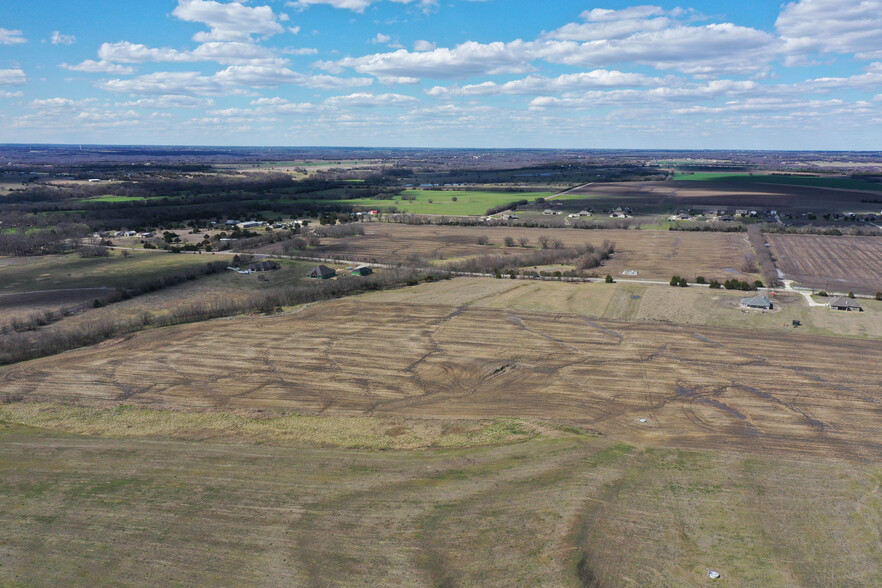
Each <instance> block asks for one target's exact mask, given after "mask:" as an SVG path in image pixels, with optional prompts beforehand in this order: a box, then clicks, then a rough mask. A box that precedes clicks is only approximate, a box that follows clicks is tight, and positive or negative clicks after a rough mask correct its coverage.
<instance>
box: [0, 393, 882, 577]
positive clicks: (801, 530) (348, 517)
mask: <svg viewBox="0 0 882 588" xmlns="http://www.w3.org/2000/svg"><path fill="white" fill-rule="evenodd" d="M13 409H14V407H13ZM0 410H3V411H4V412H2V413H0V414H2V418H3V420H4V421H5V424H4V423H3V422H0V443H2V445H3V447H4V451H3V453H2V455H0V496H3V497H14V499H12V500H4V508H3V509H0V583H3V584H7V585H13V586H15V585H84V584H90V583H93V582H92V581H93V580H94V579H95V578H98V577H100V578H101V582H102V583H105V584H108V585H113V584H125V585H129V586H156V585H216V584H224V585H249V586H278V585H287V586H295V585H297V586H308V585H393V584H395V585H487V586H511V585H555V586H574V587H575V586H585V585H591V583H592V582H596V583H597V584H599V585H626V584H629V583H637V584H639V585H656V586H662V585H669V586H673V585H676V586H684V585H701V584H703V583H704V582H706V569H707V568H708V567H710V568H712V569H717V570H720V571H721V572H722V574H723V576H722V578H721V579H720V582H722V584H721V585H725V586H737V585H763V586H773V587H774V586H794V585H807V586H814V585H837V584H840V585H841V584H848V585H867V586H869V585H878V584H879V582H880V581H882V566H880V562H882V549H880V545H879V542H878V526H879V524H880V517H879V497H878V488H879V483H880V475H882V473H880V471H879V469H878V466H873V465H858V464H847V463H837V462H827V463H819V462H804V461H794V460H785V459H779V458H771V457H765V456H758V455H754V456H750V455H739V454H734V453H715V452H707V451H705V452H688V451H677V450H658V449H650V448H646V449H641V448H639V447H635V446H631V445H627V444H623V443H616V442H614V441H611V440H608V439H604V438H599V437H592V436H588V435H584V434H578V433H577V432H573V433H571V434H566V435H563V434H557V435H555V436H551V437H545V436H543V437H540V438H536V439H533V440H530V441H526V442H520V443H514V444H504V445H499V446H491V447H464V448H460V449H443V450H429V451H401V450H392V451H383V452H379V451H373V452H366V451H359V450H348V449H340V448H335V447H333V446H331V447H309V446H294V447H290V446H272V445H256V446H255V445H250V444H246V445H243V444H241V443H219V442H214V441H203V442H187V441H176V440H168V439H155V440H150V439H146V440H145V439H126V438H119V437H113V436H111V437H84V436H79V435H75V434H70V433H63V432H53V431H50V430H45V429H36V428H31V427H27V426H22V425H18V424H12V423H13V422H14V421H12V420H9V419H15V418H17V417H16V415H15V413H14V410H13V412H9V411H6V409H4V408H3V407H0ZM133 412H135V411H132V410H127V411H126V414H128V415H130V414H131V413H133ZM103 416H104V417H105V418H108V419H109V420H111V421H113V420H114V417H113V416H112V415H107V414H104V415H103ZM525 426H527V425H526V424H525ZM343 433H344V434H345V429H343ZM793 488H799V489H800V491H799V492H793V491H792V490H793ZM831 505H833V506H832V508H831Z"/></svg>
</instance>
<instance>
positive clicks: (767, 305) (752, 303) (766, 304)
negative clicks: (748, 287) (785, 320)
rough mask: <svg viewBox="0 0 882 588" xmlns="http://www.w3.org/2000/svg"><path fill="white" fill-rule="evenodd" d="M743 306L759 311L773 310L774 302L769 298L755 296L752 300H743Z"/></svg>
mask: <svg viewBox="0 0 882 588" xmlns="http://www.w3.org/2000/svg"><path fill="white" fill-rule="evenodd" d="M741 306H743V307H744V308H755V309H758V310H772V301H771V300H769V297H768V296H754V297H752V298H742V299H741Z"/></svg>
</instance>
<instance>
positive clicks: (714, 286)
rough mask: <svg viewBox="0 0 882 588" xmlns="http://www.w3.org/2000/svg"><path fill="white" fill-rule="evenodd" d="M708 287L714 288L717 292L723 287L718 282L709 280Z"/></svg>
mask: <svg viewBox="0 0 882 588" xmlns="http://www.w3.org/2000/svg"><path fill="white" fill-rule="evenodd" d="M710 287H711V288H714V289H716V290H719V289H721V288H722V287H723V285H722V284H721V283H720V282H718V281H717V280H711V281H710Z"/></svg>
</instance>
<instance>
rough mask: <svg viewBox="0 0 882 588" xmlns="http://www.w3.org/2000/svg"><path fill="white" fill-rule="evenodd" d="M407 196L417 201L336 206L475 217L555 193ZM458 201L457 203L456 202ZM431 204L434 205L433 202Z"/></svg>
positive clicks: (358, 200)
mask: <svg viewBox="0 0 882 588" xmlns="http://www.w3.org/2000/svg"><path fill="white" fill-rule="evenodd" d="M402 194H403V195H405V196H408V197H410V196H413V197H414V200H402V199H401V198H400V197H397V198H395V199H394V200H378V199H375V198H356V199H352V200H338V201H335V202H336V203H337V204H346V205H350V206H362V207H371V208H378V209H381V208H388V207H389V206H394V207H396V208H397V209H398V210H400V211H403V212H412V213H417V214H451V215H464V216H475V215H482V214H484V213H485V212H487V210H489V209H490V208H493V207H495V206H500V205H502V204H508V203H510V202H515V201H517V200H535V199H536V198H548V197H549V196H551V195H552V194H553V193H552V192H472V191H466V190H463V191H453V190H444V191H442V190H405V191H404V192H402ZM453 198H456V201H455V202H454V201H453ZM430 201H431V202H430Z"/></svg>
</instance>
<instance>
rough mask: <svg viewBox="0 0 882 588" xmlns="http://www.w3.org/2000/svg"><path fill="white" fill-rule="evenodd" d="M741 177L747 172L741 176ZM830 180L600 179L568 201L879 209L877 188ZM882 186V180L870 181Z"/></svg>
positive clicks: (639, 207)
mask: <svg viewBox="0 0 882 588" xmlns="http://www.w3.org/2000/svg"><path fill="white" fill-rule="evenodd" d="M738 177H742V176H738ZM746 177H749V176H746ZM850 185H851V184H846V185H845V186H843V189H835V188H832V187H828V186H824V187H821V186H809V185H793V184H792V183H780V184H776V183H771V182H769V183H754V182H746V181H723V180H722V179H717V180H693V181H677V180H674V181H668V182H638V183H633V182H632V183H608V184H601V183H595V184H591V185H590V186H586V187H585V188H583V189H582V190H580V191H578V190H577V191H576V192H571V193H570V194H568V196H571V197H572V196H573V195H575V194H578V193H580V192H584V194H585V200H584V201H578V200H576V201H573V200H570V201H569V202H568V203H567V204H568V206H569V207H578V206H580V205H582V206H593V207H594V208H595V209H597V208H612V207H616V206H630V207H631V208H633V209H634V210H635V211H636V212H638V213H648V212H659V213H661V212H666V211H672V210H679V209H688V208H692V207H698V208H709V207H714V208H716V207H720V208H730V209H734V208H746V209H762V210H767V209H775V210H778V211H791V212H795V213H802V212H815V213H823V212H825V211H830V212H835V211H839V212H861V211H864V212H872V211H876V212H878V210H879V206H880V205H878V204H869V203H862V202H861V200H866V199H873V198H875V197H876V196H877V195H878V193H876V192H866V191H863V192H862V191H857V190H854V189H850V188H846V186H850ZM870 185H872V186H878V188H876V189H879V190H882V185H880V184H870Z"/></svg>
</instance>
